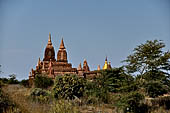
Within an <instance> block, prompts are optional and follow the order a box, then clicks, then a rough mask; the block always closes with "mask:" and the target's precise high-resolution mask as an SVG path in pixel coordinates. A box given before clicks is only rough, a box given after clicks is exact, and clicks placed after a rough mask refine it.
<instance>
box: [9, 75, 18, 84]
mask: <svg viewBox="0 0 170 113" xmlns="http://www.w3.org/2000/svg"><path fill="white" fill-rule="evenodd" d="M9 77H10V78H9V80H8V84H18V83H19V81H18V80H17V79H16V75H15V74H12V75H9Z"/></svg>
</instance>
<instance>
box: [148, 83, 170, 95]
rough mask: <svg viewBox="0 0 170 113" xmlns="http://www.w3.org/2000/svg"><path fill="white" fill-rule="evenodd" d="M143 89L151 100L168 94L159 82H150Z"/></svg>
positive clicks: (166, 89)
mask: <svg viewBox="0 0 170 113" xmlns="http://www.w3.org/2000/svg"><path fill="white" fill-rule="evenodd" d="M145 88H146V93H147V95H148V96H149V97H152V98H155V97H158V96H160V95H163V94H166V93H167V92H168V88H167V87H166V86H165V85H163V84H162V83H161V82H159V81H150V82H148V83H146V84H145Z"/></svg>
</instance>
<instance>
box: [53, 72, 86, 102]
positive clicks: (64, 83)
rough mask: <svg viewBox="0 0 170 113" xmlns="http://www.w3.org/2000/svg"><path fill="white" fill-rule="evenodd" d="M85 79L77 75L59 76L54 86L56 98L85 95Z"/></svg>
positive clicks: (72, 97)
mask: <svg viewBox="0 0 170 113" xmlns="http://www.w3.org/2000/svg"><path fill="white" fill-rule="evenodd" d="M84 87H85V79H84V78H80V77H77V76H76V75H64V76H57V77H56V79H55V84H54V87H53V91H54V97H55V98H64V99H67V98H69V99H74V98H75V96H76V97H78V98H79V97H81V96H83V92H84Z"/></svg>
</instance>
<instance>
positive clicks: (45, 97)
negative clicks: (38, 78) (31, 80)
mask: <svg viewBox="0 0 170 113" xmlns="http://www.w3.org/2000/svg"><path fill="white" fill-rule="evenodd" d="M30 97H31V99H32V100H33V101H37V102H39V103H47V102H49V99H50V92H49V91H47V90H43V89H41V88H34V89H32V91H31V93H30Z"/></svg>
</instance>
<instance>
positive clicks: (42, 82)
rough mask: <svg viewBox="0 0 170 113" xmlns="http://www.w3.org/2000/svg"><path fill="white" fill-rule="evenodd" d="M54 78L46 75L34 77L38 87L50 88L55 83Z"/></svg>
mask: <svg viewBox="0 0 170 113" xmlns="http://www.w3.org/2000/svg"><path fill="white" fill-rule="evenodd" d="M53 83H54V82H53V80H52V79H51V78H48V77H47V76H46V75H36V76H35V79H34V85H35V87H36V88H48V87H49V86H52V85H53Z"/></svg>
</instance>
